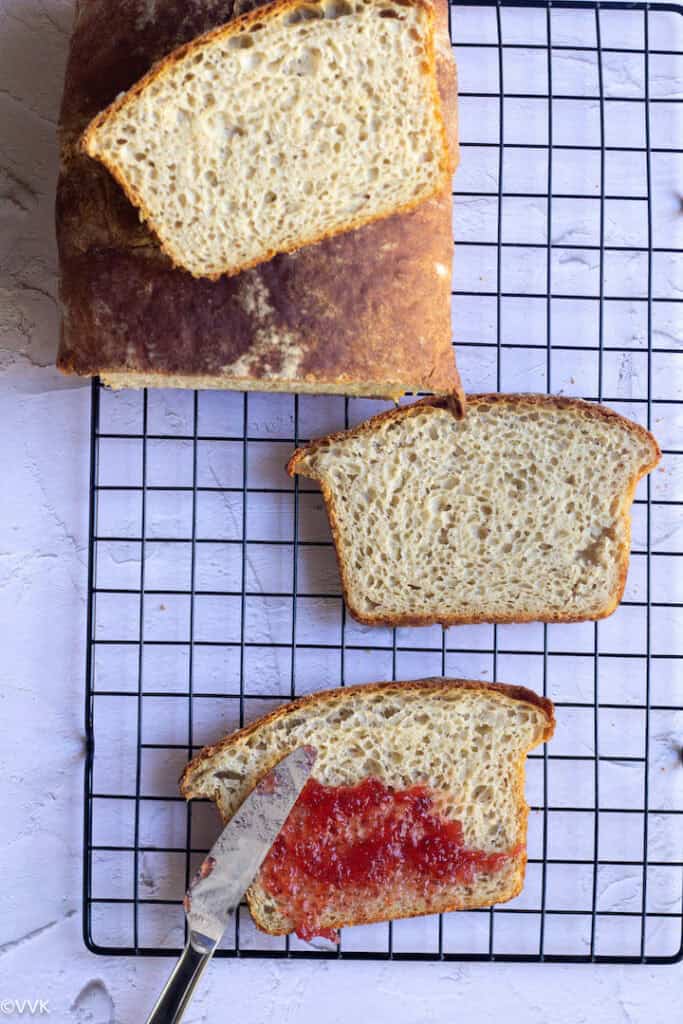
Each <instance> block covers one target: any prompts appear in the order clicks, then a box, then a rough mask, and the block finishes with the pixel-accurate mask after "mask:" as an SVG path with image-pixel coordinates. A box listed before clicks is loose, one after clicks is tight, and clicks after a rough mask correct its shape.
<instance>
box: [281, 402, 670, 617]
mask: <svg viewBox="0 0 683 1024" xmlns="http://www.w3.org/2000/svg"><path fill="white" fill-rule="evenodd" d="M467 409H468V414H467V416H466V417H465V419H464V420H461V421H458V420H457V419H455V417H454V416H453V415H452V413H451V411H450V410H449V408H448V407H447V405H446V404H445V403H444V402H443V401H441V400H439V399H426V400H424V401H422V402H417V403H415V404H414V405H411V406H407V407H404V408H401V409H397V410H394V411H391V412H389V413H385V414H382V415H380V416H376V417H374V418H373V419H370V420H368V421H367V422H366V423H362V424H361V425H360V426H359V427H356V428H355V429H354V430H349V431H346V432H343V433H339V434H331V435H330V436H329V437H325V438H323V439H322V440H319V441H315V442H313V443H312V444H310V445H308V446H307V447H305V448H301V449H299V450H297V451H296V452H295V454H294V455H293V456H292V458H291V460H290V462H289V464H288V470H289V472H290V474H292V475H294V474H296V473H299V474H301V475H303V476H308V477H311V478H312V479H314V480H317V481H319V482H320V485H321V488H322V492H323V497H324V499H325V504H326V506H327V513H328V516H329V519H330V525H331V528H332V534H333V537H334V542H335V545H336V550H337V559H338V562H339V569H340V574H341V579H342V586H343V590H344V596H345V599H346V602H347V604H348V607H349V610H350V612H351V614H352V615H353V616H354V617H355V618H357V619H359V620H360V621H361V622H365V623H369V624H372V623H385V624H388V625H423V624H428V623H442V624H443V625H453V624H457V623H471V622H529V621H533V620H540V621H543V622H577V621H580V620H583V619H599V618H602V617H603V616H606V615H609V614H611V612H613V611H614V609H615V608H616V607H617V605H618V603H619V601H620V600H621V597H622V594H623V591H624V586H625V583H626V573H627V570H628V561H629V549H630V532H631V531H630V525H631V524H630V515H629V511H630V506H631V502H632V500H633V495H634V492H635V488H636V484H637V483H638V481H639V480H640V478H641V477H642V476H644V475H645V474H646V473H649V472H650V471H651V470H652V469H653V468H654V466H656V464H657V462H658V461H659V459H660V455H661V453H660V451H659V448H658V446H657V442H656V441H655V439H654V438H653V437H652V435H651V434H650V433H649V432H648V431H647V430H645V429H644V428H643V427H640V426H638V425H637V424H636V423H632V422H630V421H629V420H627V419H624V418H623V417H622V416H619V415H617V414H616V413H615V412H612V411H611V410H610V409H607V408H605V407H604V406H599V405H592V404H589V403H587V402H582V401H579V400H576V399H569V398H556V397H551V396H545V395H474V396H470V397H468V399H467Z"/></svg>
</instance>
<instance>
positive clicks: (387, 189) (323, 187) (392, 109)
mask: <svg viewBox="0 0 683 1024" xmlns="http://www.w3.org/2000/svg"><path fill="white" fill-rule="evenodd" d="M84 144H85V148H86V150H87V152H88V153H89V154H90V155H91V156H93V157H96V158H97V159H99V160H101V161H102V162H103V163H104V164H105V165H106V166H107V167H108V168H109V169H110V170H111V172H112V173H113V174H114V176H115V177H116V178H117V179H118V180H119V182H120V183H121V184H122V185H123V186H124V188H125V189H126V191H127V193H128V195H129V198H131V200H132V201H133V202H135V203H136V204H137V205H138V206H139V207H140V209H141V212H142V215H143V216H144V217H145V219H147V220H148V221H149V223H150V226H151V227H153V229H154V230H155V231H156V233H157V235H158V237H159V239H160V241H161V243H162V246H163V247H164V248H165V249H166V251H167V252H168V254H169V255H170V256H171V258H172V259H173V260H174V261H175V262H176V263H178V264H179V265H181V266H183V267H185V268H186V269H187V270H189V271H190V272H191V273H192V274H194V275H195V276H207V277H213V276H218V275H220V274H222V273H236V272H237V271H238V270H240V269H244V268H246V267H248V266H253V265H255V264H256V263H259V262H261V261H262V260H265V259H268V258H270V257H271V256H272V255H273V254H274V253H276V252H288V251H292V250H294V249H296V248H299V247H300V246H302V245H304V244H307V243H311V242H313V241H316V240H318V239H320V238H323V237H327V236H329V235H332V234H336V233H338V232H339V231H342V230H347V229H349V228H351V227H356V226H359V225H360V224H363V223H367V222H369V221H371V220H375V219H377V218H379V217H383V216H387V215H389V214H390V213H393V212H396V211H398V210H400V209H409V208H411V207H412V206H414V205H415V204H416V203H417V202H419V201H421V200H422V199H425V198H427V197H428V196H431V195H434V194H435V193H436V192H437V191H438V190H439V188H440V187H441V186H443V185H444V184H445V182H446V179H447V177H448V174H449V154H448V147H447V143H446V135H445V129H444V124H443V119H442V115H441V106H440V100H439V94H438V90H437V85H436V72H435V56H434V29H433V13H432V10H431V7H430V5H429V4H427V3H423V2H422V0H354V2H351V0H320V2H318V3H316V2H311V3H296V2H292V0H285V2H281V3H275V4H271V5H269V6H267V7H265V8H261V9H260V10H258V11H254V12H252V13H251V14H248V15H246V16H245V17H244V18H241V19H238V20H237V21H236V22H233V23H230V24H228V25H227V26H224V27H222V28H220V29H218V30H215V31H213V32H211V33H209V34H208V35H206V36H204V37H202V38H201V39H199V40H196V41H195V42H194V43H191V44H190V45H189V46H187V47H184V48H182V49H181V50H179V51H176V53H175V54H172V55H171V56H170V57H169V58H167V59H166V60H165V61H163V62H162V63H161V64H160V65H159V66H158V67H157V68H156V69H153V70H152V72H150V74H149V75H148V76H147V77H146V78H145V79H143V80H142V81H141V82H140V83H138V85H137V86H135V87H134V88H133V89H132V90H131V91H130V92H129V93H128V94H126V95H125V96H124V97H123V98H121V99H119V100H118V101H117V102H116V103H114V104H113V105H112V107H110V108H108V110H106V111H104V112H103V114H101V115H99V117H98V118H96V119H95V121H94V122H93V123H92V125H91V126H90V127H89V128H88V130H87V132H86V134H85V136H84Z"/></svg>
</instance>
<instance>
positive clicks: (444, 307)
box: [57, 0, 463, 403]
mask: <svg viewBox="0 0 683 1024" xmlns="http://www.w3.org/2000/svg"><path fill="white" fill-rule="evenodd" d="M237 4H239V5H240V6H239V8H237V9H241V8H242V7H243V6H244V3H243V0H236V3H235V5H233V4H231V2H230V0H202V2H201V3H198V4H187V3H185V0H165V3H164V4H163V6H162V5H159V4H157V5H156V9H155V11H154V13H153V14H152V15H150V14H148V10H149V6H150V5H149V4H148V3H147V0H117V2H116V3H114V0H87V2H86V0H77V7H76V21H75V27H74V33H73V36H72V40H71V49H70V55H69V62H68V66H67V72H66V80H65V92H64V99H63V103H62V110H61V113H60V142H61V173H60V179H59V185H58V193H57V234H58V242H59V256H60V273H61V281H60V291H61V299H62V307H63V311H64V320H63V325H62V335H61V340H60V348H59V356H58V366H59V368H60V369H61V370H62V371H63V372H64V373H75V374H84V375H93V374H101V373H103V374H105V375H108V374H112V375H113V374H123V375H127V374H132V375H142V376H144V377H145V383H146V384H147V385H151V386H158V387H165V386H169V385H170V386H178V385H172V384H170V382H171V381H172V380H173V378H176V377H183V378H185V380H184V381H183V386H185V385H187V386H193V385H192V379H193V378H196V379H197V380H198V381H201V379H202V378H210V379H211V380H212V381H213V386H215V387H224V388H230V387H231V386H232V383H233V380H236V379H239V378H242V379H244V381H245V383H244V387H245V389H248V390H260V387H261V382H263V384H264V388H265V389H270V386H271V384H272V382H273V381H276V382H278V390H290V391H294V390H296V382H297V381H298V380H303V381H306V390H307V391H311V392H313V391H315V385H316V382H317V381H320V382H321V383H322V384H323V386H324V390H325V391H326V392H329V391H332V390H333V389H334V390H335V391H336V393H340V394H344V393H346V392H348V393H354V390H355V389H354V387H353V386H352V385H353V383H354V382H355V384H356V385H362V386H363V387H366V386H367V388H368V390H367V393H368V394H370V393H372V394H374V395H377V396H378V397H381V398H390V399H394V398H396V397H397V394H396V390H395V384H396V382H397V381H398V382H399V383H401V384H402V387H403V389H404V390H411V391H431V392H434V393H436V394H442V395H453V396H454V397H455V400H456V402H458V403H461V401H462V395H463V392H462V385H461V383H460V378H459V376H458V373H457V370H456V367H455V360H454V357H453V350H452V346H451V313H450V278H451V261H452V255H453V237H452V227H451V209H452V199H451V190H450V183H449V186H448V187H447V188H446V189H444V191H443V193H442V194H441V195H439V196H437V197H435V198H434V199H430V200H427V201H426V202H424V203H422V204H421V205H420V206H419V207H417V208H416V209H415V210H414V211H413V212H412V213H408V214H401V215H397V216H392V217H387V218H385V219H383V220H380V221H376V222H374V223H373V224H369V225H366V226H365V227H363V228H359V229H358V230H356V231H350V232H347V233H344V234H340V235H337V236H335V237H334V238H330V239H328V240H327V241H324V242H321V243H319V244H318V245H315V246H308V247H307V248H305V249H301V250H299V252H297V253H295V254H292V255H280V256H276V257H275V258H274V259H272V260H271V261H270V262H268V263H261V264H259V266H258V267H256V268H254V269H253V270H251V271H246V272H245V273H243V274H238V275H236V276H234V277H223V278H221V279H220V280H219V281H216V282H212V281H209V280H207V279H205V278H204V279H197V278H193V277H192V276H191V275H190V274H188V273H186V272H185V271H182V270H179V269H177V268H175V267H173V266H172V264H171V262H170V260H169V259H168V257H166V256H165V255H164V254H163V253H162V252H161V250H160V248H159V246H158V245H157V244H156V241H155V240H154V238H153V236H152V235H151V233H150V231H149V229H148V227H147V226H146V225H145V224H144V223H143V222H141V221H140V219H139V217H138V215H137V211H136V210H135V209H134V207H132V206H131V204H130V203H129V202H128V200H127V199H126V197H125V195H124V193H123V192H122V190H121V189H120V188H119V187H118V186H117V184H116V183H115V181H114V179H113V178H112V177H111V175H110V174H109V173H108V171H106V170H105V168H104V167H103V166H102V165H101V164H100V163H98V162H97V161H95V160H92V159H90V158H89V157H87V156H85V155H83V154H82V153H81V152H79V150H78V140H79V139H80V137H81V135H82V133H83V131H84V129H85V128H86V127H87V125H88V123H89V122H90V121H91V120H92V118H93V117H94V116H96V115H97V113H98V112H99V111H101V110H102V109H103V108H104V107H106V106H108V105H109V104H110V103H111V102H112V100H113V99H114V97H115V96H116V95H117V94H118V93H120V92H125V91H126V90H127V89H129V88H130V86H131V85H132V84H133V83H135V82H136V81H138V80H139V79H140V78H141V77H142V76H143V75H144V74H145V73H146V72H147V71H148V69H149V67H150V65H152V64H153V63H155V62H157V61H160V60H162V59H163V58H164V56H165V55H166V54H168V53H170V52H171V51H172V50H174V49H176V48H177V47H178V45H180V44H183V43H186V42H190V41H191V40H193V39H195V38H196V37H197V36H199V35H202V34H204V33H206V32H207V31H209V30H211V29H212V28H214V27H215V26H216V25H221V24H223V23H224V22H225V21H226V20H227V19H228V18H229V16H230V14H231V13H232V8H233V6H236V5H237ZM436 11H437V19H436V22H437V38H436V43H437V55H436V56H437V72H438V87H439V92H440V94H441V102H442V109H443V112H444V114H445V116H446V120H447V125H448V129H449V132H450V134H451V149H453V142H454V140H453V138H452V136H453V135H455V131H456V119H455V109H454V103H455V74H454V65H453V61H452V57H451V52H450V41H449V39H448V38H447V35H446V34H444V33H445V29H444V27H443V26H446V25H447V17H446V12H447V8H446V3H445V0H439V2H438V3H437V4H436ZM114 15H115V16H114ZM455 149H456V150H457V147H455ZM350 268H353V272H350ZM437 268H440V271H441V272H440V274H437V273H435V269H437ZM288 361H289V363H291V362H292V361H293V362H294V363H295V366H294V369H293V370H291V369H290V370H288V368H287V366H288ZM403 382H406V383H405V385H403ZM387 383H389V384H390V385H391V388H390V389H389V390H386V389H385V385H386V384H387ZM335 384H336V388H335ZM201 386H205V385H203V384H202V385H201Z"/></svg>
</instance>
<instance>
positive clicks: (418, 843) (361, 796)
mask: <svg viewBox="0 0 683 1024" xmlns="http://www.w3.org/2000/svg"><path fill="white" fill-rule="evenodd" d="M511 855H512V853H485V852H484V851H482V850H471V849H469V848H468V847H466V846H465V844H464V840H463V832H462V826H461V825H460V822H458V821H450V820H448V819H446V818H444V817H443V816H441V815H440V814H439V812H438V810H437V808H436V807H435V806H434V801H433V798H432V795H431V793H430V790H429V789H428V788H427V787H426V786H412V787H411V788H410V789H402V790H401V789H392V788H391V787H390V786H385V785H384V783H383V782H381V781H380V780H379V779H366V780H365V781H363V782H360V783H358V785H356V786H323V785H322V784H321V783H319V782H317V781H316V780H315V779H309V781H308V782H307V783H306V786H305V788H304V790H303V792H302V793H301V796H300V797H299V799H298V801H297V803H296V804H295V806H294V809H293V810H292V812H291V814H290V815H289V817H288V819H287V821H286V823H285V825H284V827H283V829H282V831H281V832H280V835H279V836H278V838H277V840H276V841H275V843H274V845H273V847H272V848H271V850H270V853H269V854H268V856H267V858H266V860H265V862H264V864H263V867H262V868H261V874H260V881H261V883H262V885H263V887H264V888H265V890H266V892H268V893H269V894H270V895H271V896H272V897H273V898H274V900H275V902H276V903H278V904H280V906H281V907H282V909H283V912H284V913H285V914H286V915H287V917H289V918H290V919H293V920H294V923H295V926H296V933H297V935H299V936H300V937H301V938H304V939H309V938H312V937H313V936H314V935H324V936H325V937H326V938H331V937H333V936H334V933H333V932H331V931H330V929H324V928H321V927H320V922H321V920H322V919H323V917H324V916H325V912H326V910H329V909H335V910H337V909H338V908H339V907H340V906H341V905H342V901H343V900H344V899H346V900H347V901H351V900H354V901H355V900H356V899H357V898H358V897H361V898H362V897H365V898H368V897H371V896H373V895H377V894H380V893H381V891H382V890H384V891H385V892H386V893H387V896H388V898H391V897H392V896H394V895H396V894H397V893H404V892H405V893H406V894H420V895H422V896H428V895H429V891H430V889H435V888H436V887H437V886H439V885H442V884H443V883H445V882H451V883H453V882H460V883H463V884H468V883H470V882H472V880H473V878H474V876H475V874H477V873H481V872H486V873H493V872H495V871H498V870H500V868H502V867H503V866H504V864H505V863H506V861H507V860H508V859H509V857H510V856H511Z"/></svg>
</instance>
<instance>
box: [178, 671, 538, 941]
mask: <svg viewBox="0 0 683 1024" xmlns="http://www.w3.org/2000/svg"><path fill="white" fill-rule="evenodd" d="M449 690H469V691H473V692H477V693H482V694H489V695H495V696H496V697H497V698H499V699H500V700H501V701H503V702H509V701H518V702H520V703H526V704H530V705H532V706H533V707H534V708H537V709H538V710H540V711H541V712H542V713H543V715H544V719H545V722H544V727H543V730H542V732H541V733H540V735H538V736H537V737H536V738H535V739H534V741H533V742H532V743H531V744H530V746H529V747H528V748H527V749H526V750H524V751H523V752H522V753H521V756H519V757H518V759H517V760H516V763H515V766H514V777H513V789H514V803H515V831H516V834H517V835H518V836H519V837H526V831H527V819H528V814H529V808H528V806H527V804H526V800H525V797H524V776H525V758H526V754H527V753H528V752H529V750H531V749H532V748H533V747H535V746H536V745H537V744H539V743H544V742H546V741H547V740H549V739H550V738H551V736H552V735H553V732H554V729H555V714H554V708H553V704H552V702H551V701H550V700H548V699H547V698H546V697H541V696H540V695H538V694H536V693H534V692H533V691H532V690H528V689H526V688H525V687H523V686H509V685H507V684H504V683H485V682H479V681H474V680H462V679H442V678H436V677H434V678H429V679H422V680H416V681H413V682H405V683H404V682H393V683H367V684H361V685H356V686H347V687H340V688H339V689H336V690H326V691H323V692H320V693H316V694H312V695H310V696H307V697H302V698H299V699H298V700H295V701H292V702H291V703H289V704H286V705H284V706H283V707H281V708H277V709H276V710H275V711H272V712H271V713H270V714H268V715H266V716H264V717H263V718H260V719H258V720H257V721H256V722H253V723H252V724H251V725H249V726H247V727H246V728H244V729H240V730H239V731H238V732H235V733H233V734H232V735H231V736H228V737H226V738H225V739H224V740H222V741H221V742H220V743H217V744H214V745H213V746H209V747H206V748H204V750H202V751H201V752H200V753H199V754H198V755H197V756H196V757H195V758H193V760H192V761H191V762H190V763H189V764H188V766H187V767H186V769H185V771H184V772H183V775H182V776H181V779H180V790H181V793H182V795H183V796H184V797H185V798H186V799H188V800H189V799H193V798H197V797H203V798H209V799H213V800H215V801H216V802H217V803H218V802H219V800H218V796H219V792H220V786H219V783H218V780H215V781H214V783H213V785H212V781H211V779H212V773H213V771H214V767H215V766H216V763H217V759H218V758H220V756H221V754H223V753H226V752H229V751H232V750H235V749H236V748H239V747H240V746H242V745H243V744H244V743H245V741H246V740H248V739H249V738H250V737H252V736H254V735H255V734H257V735H258V734H259V733H267V731H268V729H269V727H271V726H272V725H274V724H275V723H277V722H278V721H281V720H283V719H286V718H287V717H289V716H292V717H294V716H296V715H297V714H298V713H299V712H301V710H302V709H309V710H316V711H317V710H320V712H321V714H322V713H324V712H325V711H327V710H328V709H329V708H331V707H333V706H334V705H335V704H344V703H348V704H353V703H354V701H355V700H356V698H357V697H360V698H362V699H366V698H368V697H372V695H373V694H379V693H381V694H385V695H387V696H397V697H403V696H405V695H407V694H419V693H425V692H433V693H445V692H447V691H449ZM310 740H311V741H312V740H313V737H310ZM295 746H296V742H293V744H292V747H291V749H294V747H295ZM288 752H289V751H288V749H286V748H284V747H283V749H281V750H278V751H277V752H276V753H275V752H274V753H273V755H270V754H269V756H267V757H265V758H264V761H263V765H262V770H261V767H260V769H259V778H261V777H262V776H263V775H265V774H267V772H268V771H269V770H270V768H271V767H272V766H273V764H275V763H276V762H277V761H278V760H279V759H280V758H281V757H284V756H285V755H286V754H287V753H288ZM256 781H258V780H256ZM245 795H246V794H245ZM219 809H220V806H219ZM229 817H230V815H224V818H225V820H227V818H229ZM526 861H527V853H526V845H525V842H522V844H521V848H520V850H519V852H518V853H517V854H516V856H515V860H514V864H513V866H512V870H510V871H509V872H507V873H505V874H504V875H503V876H502V877H501V880H500V886H499V888H498V890H497V891H496V893H495V902H504V901H507V900H510V899H513V898H514V897H515V896H517V895H519V893H520V892H521V889H522V886H523V884H524V875H525V869H526ZM262 899H263V893H262V892H261V890H260V886H259V884H258V881H257V882H255V883H254V884H253V885H252V886H251V888H250V889H249V890H248V892H247V902H248V905H249V910H250V912H251V914H252V916H253V918H254V920H255V921H256V924H257V925H258V927H259V928H261V929H262V930H263V931H266V932H269V933H270V934H274V935H283V934H286V933H287V932H288V931H289V930H290V929H289V928H287V927H285V926H283V925H280V924H277V923H276V924H274V923H273V921H272V920H271V919H270V917H269V916H268V914H267V913H266V911H265V910H264V908H263V906H262ZM490 902H491V900H489V899H485V900H484V899H482V898H481V897H480V896H477V895H476V894H473V895H472V896H471V897H467V898H466V899H463V898H462V896H460V897H459V898H456V896H455V893H454V894H453V896H452V901H451V900H450V899H449V898H447V897H444V899H443V901H440V902H439V906H438V910H439V912H444V913H445V912H448V911H451V910H466V909H475V908H476V907H481V906H488V905H490ZM426 912H433V911H432V910H427V909H426V908H423V907H418V906H413V907H410V908H408V909H406V911H405V912H404V913H398V914H397V913H395V912H392V914H391V917H392V919H397V918H399V917H410V916H414V915H415V914H419V913H426ZM386 917H387V915H386V914H382V912H381V911H377V908H376V907H375V908H372V907H370V908H361V909H360V912H359V911H358V910H356V912H355V913H354V915H353V916H350V917H349V918H348V919H345V920H343V921H336V922H335V927H346V926H353V925H357V924H371V923H373V922H375V921H381V920H386Z"/></svg>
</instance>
